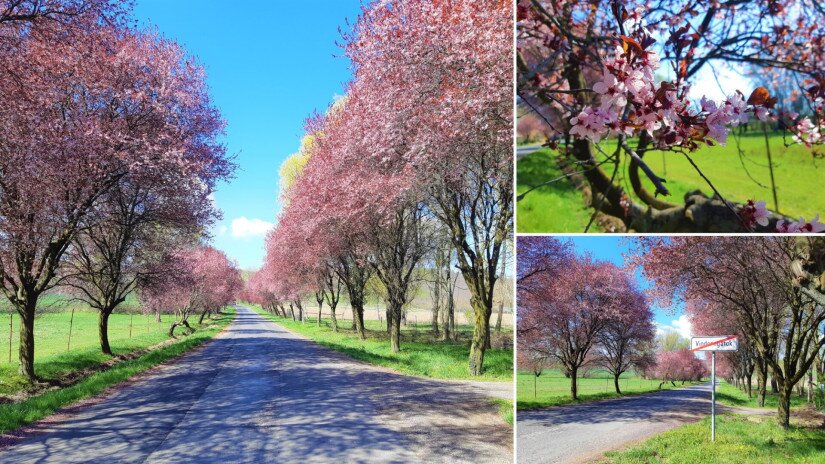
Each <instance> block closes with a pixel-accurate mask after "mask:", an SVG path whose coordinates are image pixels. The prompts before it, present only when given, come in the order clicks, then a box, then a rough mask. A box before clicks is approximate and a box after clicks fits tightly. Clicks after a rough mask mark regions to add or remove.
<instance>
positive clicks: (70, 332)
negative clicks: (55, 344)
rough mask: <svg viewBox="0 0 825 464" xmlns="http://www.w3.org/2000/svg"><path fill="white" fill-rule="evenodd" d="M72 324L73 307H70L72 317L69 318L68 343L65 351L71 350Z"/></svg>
mask: <svg viewBox="0 0 825 464" xmlns="http://www.w3.org/2000/svg"><path fill="white" fill-rule="evenodd" d="M73 324H74V306H72V316H71V317H70V318H69V342H68V343H67V344H66V351H69V350H71V348H72V325H73Z"/></svg>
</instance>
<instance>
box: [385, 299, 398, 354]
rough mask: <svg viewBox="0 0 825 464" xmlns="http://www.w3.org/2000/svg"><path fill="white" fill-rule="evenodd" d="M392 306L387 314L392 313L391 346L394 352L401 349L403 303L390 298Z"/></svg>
mask: <svg viewBox="0 0 825 464" xmlns="http://www.w3.org/2000/svg"><path fill="white" fill-rule="evenodd" d="M389 300H390V302H389V303H390V306H389V311H388V313H387V315H388V316H389V315H390V314H391V315H392V321H388V322H390V348H391V349H392V352H393V353H398V352H399V351H401V304H400V303H398V302H397V301H393V300H394V299H393V298H389Z"/></svg>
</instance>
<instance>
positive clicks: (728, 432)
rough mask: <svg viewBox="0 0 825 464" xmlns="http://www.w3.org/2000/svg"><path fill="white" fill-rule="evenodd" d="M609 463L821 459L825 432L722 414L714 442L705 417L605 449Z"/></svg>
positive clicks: (728, 463)
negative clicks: (615, 448)
mask: <svg viewBox="0 0 825 464" xmlns="http://www.w3.org/2000/svg"><path fill="white" fill-rule="evenodd" d="M606 456H607V459H606V461H605V462H608V463H612V464H631V463H632V464H641V463H650V464H653V463H657V464H682V463H684V464H696V463H706V462H707V463H725V464H734V463H748V464H750V463H756V462H759V463H777V464H778V463H798V464H802V463H804V464H814V463H823V462H825V430H823V429H821V428H819V429H814V428H806V427H800V426H793V427H791V429H790V430H787V431H786V430H783V429H782V428H781V427H779V425H777V424H776V421H775V420H774V418H773V417H757V416H743V415H729V414H725V415H721V416H718V417H717V423H716V442H713V443H712V442H711V441H710V418H706V419H704V420H702V421H700V422H697V423H695V424H690V425H685V426H682V427H679V428H676V429H673V430H671V431H668V432H665V433H663V434H661V435H657V436H655V437H654V438H651V439H650V440H647V441H646V442H644V443H642V444H641V445H638V446H636V447H633V448H631V449H629V450H626V451H618V452H609V453H607V454H606Z"/></svg>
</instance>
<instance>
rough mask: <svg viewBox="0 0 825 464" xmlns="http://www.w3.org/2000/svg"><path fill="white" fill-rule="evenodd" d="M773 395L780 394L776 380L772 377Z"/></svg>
mask: <svg viewBox="0 0 825 464" xmlns="http://www.w3.org/2000/svg"><path fill="white" fill-rule="evenodd" d="M771 393H779V387H778V386H777V385H776V379H775V378H773V377H771Z"/></svg>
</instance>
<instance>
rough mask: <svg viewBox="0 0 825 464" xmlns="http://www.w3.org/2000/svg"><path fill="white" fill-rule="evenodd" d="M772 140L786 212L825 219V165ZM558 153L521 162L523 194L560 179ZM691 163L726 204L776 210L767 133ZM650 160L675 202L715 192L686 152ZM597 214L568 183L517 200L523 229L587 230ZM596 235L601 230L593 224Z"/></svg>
mask: <svg viewBox="0 0 825 464" xmlns="http://www.w3.org/2000/svg"><path fill="white" fill-rule="evenodd" d="M769 140H770V148H771V153H772V155H773V156H772V159H773V171H774V178H775V183H776V186H777V198H778V205H779V212H780V213H782V214H784V215H787V216H790V217H793V218H797V217H799V216H803V217H805V218H806V219H810V218H812V217H814V216H815V215H817V214H825V196H823V195H821V192H820V190H821V185H822V175H823V173H825V161H823V160H819V159H816V158H814V157H813V156H812V154H811V152H810V151H809V150H808V149H807V148H805V147H804V146H802V145H796V144H794V145H790V146H787V147H786V146H785V144H786V142H788V143H790V139H787V140H784V139H783V137H782V135H779V134H775V135H771V136H770V137H769ZM602 149H603V150H604V151H605V152H607V153H611V152H612V150H614V149H615V141H614V140H607V141H604V142H603V143H602ZM555 156H556V155H554V154H551V152H550V150H548V149H542V150H539V151H536V152H534V153H531V154H529V155H527V156H525V157H524V158H522V159H520V160H519V161H518V164H517V172H518V177H517V188H516V190H517V194H522V193H524V192H526V191H527V190H528V189H529V188H530V186H534V185H538V184H540V183H542V182H546V181H548V180H550V179H555V178H557V177H559V176H561V175H562V173H561V171H560V170H559V169H558V168H557V167H556V163H555V159H554V158H555ZM691 158H692V159H693V160H694V161H695V162H696V164H697V165H698V166H699V167H700V169H701V170H702V172H703V173H704V174H705V175H706V176H707V177H708V178H709V179H710V181H711V182H712V183H713V184H714V186H716V188H717V189H718V190H719V191H720V192H721V193H722V194H723V195H724V196H725V198H726V199H727V200H732V201H737V202H744V201H747V200H749V199H756V200H764V201H765V202H766V204H767V207H768V209H771V210H775V207H774V202H773V193H772V189H771V182H770V172H769V167H768V158H767V154H766V149H765V138H764V135H763V134H762V133H749V134H744V135H742V136H739V143H738V145H737V139H736V138H735V137H734V136H733V134H732V135H731V137H729V139H728V143H727V145H726V146H714V147H702V148H701V149H699V150H698V151H697V152H695V153H693V154H691ZM645 161H646V162H647V163H648V165H649V166H650V167H651V169H652V170H653V171H654V172H655V173H657V174H658V175H659V176H661V177H664V178H665V179H666V180H667V184H666V185H667V187H668V189H669V190H670V191H671V196H670V197H669V199H670V201H671V202H674V203H677V204H679V203H681V202H682V201H683V198H684V195H685V193H687V192H689V191H692V190H696V189H700V190H701V191H702V192H704V193H705V194H707V195H711V194H712V193H713V191H712V189H711V188H710V187H709V186H708V184H707V183H706V182H705V181H704V180H703V179H702V178H701V176H700V175H699V173H698V172H696V170H695V169H694V168H693V167H692V166H691V164H690V162H689V161H688V160H687V159H686V158H685V157H684V156H682V155H680V154H676V153H666V154H665V153H662V152H648V154H647V155H646V156H645ZM605 169H608V170H611V172H612V167H609V166H605ZM624 171H625V169H624V168H623V169H622V170H620V171H619V180H618V182H619V183H620V185H622V186H623V187H624V188H625V190H626V191H628V192H632V189H631V188H630V185H629V181H628V180H627V179H625V178H623V177H622V176H623V175H624ZM643 177H644V176H643ZM643 183H644V184H645V186H646V187H647V188H648V190H649V191H653V189H652V184H651V183H650V181H649V180H648V179H646V178H643ZM591 212H592V210H590V208H588V207H586V206H585V205H584V202H583V200H582V195H581V193H580V192H579V191H578V190H576V189H575V188H574V187H573V185H572V183H571V182H569V181H568V180H566V179H565V180H561V181H558V182H554V183H552V184H550V185H547V186H543V187H540V188H538V189H536V190H534V191H532V192H530V193H529V194H527V195H526V196H525V197H524V199H523V200H521V201H519V202H518V203H517V221H518V224H517V228H518V231H519V232H583V231H584V228H585V226H586V225H587V222H588V221H589V219H590V215H591ZM591 231H594V232H595V231H599V230H598V229H597V228H594V227H593V226H591Z"/></svg>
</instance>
